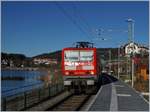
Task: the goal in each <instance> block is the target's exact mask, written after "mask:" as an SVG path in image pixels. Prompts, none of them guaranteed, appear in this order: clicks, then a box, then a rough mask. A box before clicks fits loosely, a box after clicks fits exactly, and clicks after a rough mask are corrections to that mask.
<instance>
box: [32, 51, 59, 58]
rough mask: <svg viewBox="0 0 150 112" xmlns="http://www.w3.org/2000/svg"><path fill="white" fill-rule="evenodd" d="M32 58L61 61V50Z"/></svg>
mask: <svg viewBox="0 0 150 112" xmlns="http://www.w3.org/2000/svg"><path fill="white" fill-rule="evenodd" d="M32 58H51V59H57V60H58V61H61V50H59V51H55V52H52V53H44V54H40V55H37V56H34V57H32Z"/></svg>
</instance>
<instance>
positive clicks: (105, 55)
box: [33, 48, 118, 61]
mask: <svg viewBox="0 0 150 112" xmlns="http://www.w3.org/2000/svg"><path fill="white" fill-rule="evenodd" d="M109 50H111V58H112V59H115V58H117V56H118V48H98V49H97V52H98V54H99V55H100V57H101V58H103V59H105V60H108V59H109ZM33 58H52V59H53V58H55V59H57V60H58V61H61V51H60V50H59V51H55V52H52V53H44V54H40V55H37V56H35V57H33Z"/></svg>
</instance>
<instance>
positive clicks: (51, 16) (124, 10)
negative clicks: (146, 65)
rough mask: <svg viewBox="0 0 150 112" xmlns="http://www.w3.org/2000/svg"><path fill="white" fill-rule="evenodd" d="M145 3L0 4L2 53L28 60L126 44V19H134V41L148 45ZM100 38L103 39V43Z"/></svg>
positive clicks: (146, 3) (5, 2)
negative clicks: (83, 46) (78, 45)
mask: <svg viewBox="0 0 150 112" xmlns="http://www.w3.org/2000/svg"><path fill="white" fill-rule="evenodd" d="M148 4H149V3H148V1H143V2H142V1H139V2H131V1H125V2H121V1H120V2H119V1H117V2H115V1H111V2H110V1H109V2H108V1H107V2H104V1H96V2H92V1H88V2H81V1H80V2H79V1H78V2H77V1H76V2H73V1H70V2H64V1H61V2H55V1H53V2H52V1H47V2H35V1H34V2H31V1H24V2H19V1H13V2H11V1H3V2H2V3H1V16H2V17H1V20H2V22H1V24H2V25H1V52H6V53H21V54H25V55H26V56H28V57H32V56H36V55H38V54H42V53H50V52H54V51H56V50H61V49H63V48H65V47H71V46H72V45H73V43H74V42H77V41H90V42H94V43H95V47H97V48H107V47H117V46H118V45H122V44H125V43H127V42H128V33H127V30H128V23H127V22H126V20H127V19H129V18H131V19H133V20H134V41H135V42H137V43H140V44H146V45H148V44H149V43H148V42H149V35H148V32H149V29H148V28H149V18H148V17H149V12H148V11H149V6H148ZM101 38H105V39H104V40H102V39H101Z"/></svg>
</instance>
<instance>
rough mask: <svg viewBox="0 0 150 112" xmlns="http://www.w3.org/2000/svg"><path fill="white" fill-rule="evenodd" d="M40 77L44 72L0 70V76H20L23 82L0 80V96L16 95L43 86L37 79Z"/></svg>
mask: <svg viewBox="0 0 150 112" xmlns="http://www.w3.org/2000/svg"><path fill="white" fill-rule="evenodd" d="M41 75H46V72H40V71H17V70H2V71H1V76H3V77H8V76H11V77H14V76H21V77H24V78H25V80H2V81H1V95H2V97H5V96H10V95H14V94H18V93H20V92H25V91H28V90H31V89H34V88H40V87H41V86H43V82H42V81H40V80H38V79H37V78H38V77H40V76H41Z"/></svg>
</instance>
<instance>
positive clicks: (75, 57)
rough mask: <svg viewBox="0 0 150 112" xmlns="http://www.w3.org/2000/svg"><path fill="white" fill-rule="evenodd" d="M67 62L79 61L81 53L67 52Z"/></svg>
mask: <svg viewBox="0 0 150 112" xmlns="http://www.w3.org/2000/svg"><path fill="white" fill-rule="evenodd" d="M65 61H79V52H78V51H65Z"/></svg>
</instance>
